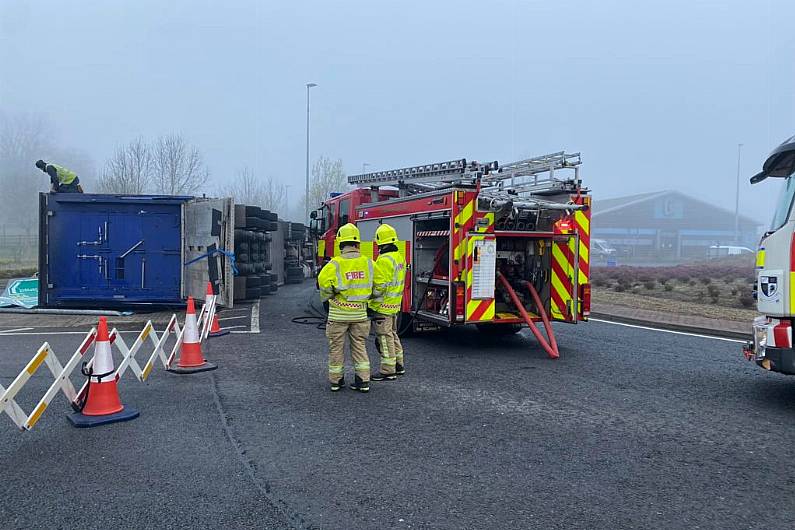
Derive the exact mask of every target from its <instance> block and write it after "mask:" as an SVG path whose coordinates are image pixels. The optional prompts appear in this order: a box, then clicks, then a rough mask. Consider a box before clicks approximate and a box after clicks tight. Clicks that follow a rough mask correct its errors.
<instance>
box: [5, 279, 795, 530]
mask: <svg viewBox="0 0 795 530" xmlns="http://www.w3.org/2000/svg"><path fill="white" fill-rule="evenodd" d="M310 291H311V286H310V285H308V284H307V285H304V286H288V287H287V288H284V289H280V291H279V293H278V295H277V296H276V297H272V298H266V299H263V305H262V310H261V326H262V333H261V334H259V335H232V336H227V337H223V338H220V339H216V340H214V341H211V346H210V347H211V350H210V352H209V353H207V356H208V357H209V358H211V360H213V361H216V362H217V363H218V364H219V365H220V369H219V370H217V371H215V372H211V373H206V374H202V375H198V376H193V377H191V378H185V377H177V376H173V375H171V374H166V373H163V372H162V371H156V372H155V373H154V374H153V375H152V377H151V379H150V380H151V383H149V384H148V385H142V384H140V383H138V382H137V381H135V380H134V379H132V378H129V379H128V378H125V381H124V384H123V386H122V397H123V399H124V401H125V402H129V403H131V404H135V405H136V406H138V407H139V408H140V409H141V417H140V418H139V419H137V420H135V421H133V422H130V423H126V424H119V425H115V426H112V427H104V428H100V429H93V430H87V431H86V430H77V429H72V428H71V427H69V426H68V424H67V422H66V421H65V420H64V418H63V415H64V414H65V413H66V410H67V409H66V405H65V403H64V401H63V399H57V400H56V401H54V402H53V404H52V405H51V407H50V409H48V410H47V412H46V413H45V414H44V416H43V418H42V420H41V421H40V422H39V424H38V425H37V426H36V428H35V429H34V430H33V431H31V432H28V433H18V432H16V430H15V429H14V427H13V425H12V424H11V422H10V420H8V419H7V418H5V417H4V418H3V422H4V424H3V425H0V463H2V466H3V470H4V472H3V473H2V484H3V490H4V491H3V492H2V495H3V502H2V503H0V525H2V527H3V528H17V527H19V528H21V527H31V526H47V527H50V528H52V527H63V528H75V527H81V528H87V527H103V528H107V527H108V526H109V524H112V523H113V522H114V521H115V522H116V524H117V525H120V527H144V526H147V527H160V526H163V527H172V528H176V527H192V528H219V527H237V528H240V527H259V528H287V527H299V528H329V529H331V528H350V527H359V528H529V527H537V528H678V527H690V528H784V527H787V526H788V525H789V524H790V522H791V521H792V519H793V517H795V472H793V470H792V468H791V464H790V463H791V462H793V461H795V443H793V442H795V421H794V420H795V378H788V377H784V376H779V375H776V374H769V373H765V372H763V371H761V370H759V369H758V368H756V367H755V366H754V365H752V364H750V363H746V362H745V361H744V360H742V356H741V355H740V353H739V344H736V343H732V342H724V341H718V340H713V339H704V338H695V337H689V336H682V335H673V334H667V333H660V332H654V331H646V330H640V329H635V328H629V327H623V326H616V325H611V324H604V323H598V322H591V323H588V324H581V325H577V326H558V327H557V328H556V330H557V336H558V342H559V344H560V346H561V358H560V359H559V360H557V361H550V360H548V359H547V358H546V357H545V355H544V354H543V352H542V351H541V349H540V348H539V347H537V346H536V345H535V343H534V342H533V341H532V340H531V339H530V338H528V337H526V336H524V332H523V335H520V336H514V337H509V338H504V339H494V338H491V337H484V336H482V335H480V334H479V333H478V332H477V331H476V330H456V333H454V334H450V333H435V334H430V335H423V336H416V337H411V338H408V339H406V340H405V341H404V345H405V347H406V350H407V370H408V373H407V375H406V376H405V377H404V378H402V379H401V380H399V381H398V382H382V383H372V388H373V390H372V391H371V392H370V394H367V395H362V394H355V393H353V392H351V391H349V390H346V391H343V392H341V393H338V394H331V393H329V392H328V389H327V385H326V383H325V364H326V352H325V342H324V341H325V339H324V336H323V332H322V331H321V330H318V329H316V328H315V327H313V326H305V325H304V326H302V325H298V324H292V323H290V317H293V316H296V315H299V314H301V313H302V312H303V308H304V306H305V301H306V299H307V297H308V296H309V293H310ZM0 328H2V325H0ZM40 342H41V338H40V337H2V336H0V382H2V383H3V384H4V385H7V384H8V383H9V382H10V380H11V378H12V377H13V376H14V375H15V374H16V373H17V372H18V371H19V369H20V368H21V367H22V366H24V363H25V361H26V359H27V358H28V357H29V356H30V355H32V352H33V350H35V347H36V346H38V344H39V343H40ZM78 342H79V337H74V336H64V337H57V338H53V340H52V343H53V345H54V346H55V347H56V349H57V348H59V347H60V346H59V344H62V345H63V348H66V347H68V346H69V347H74V345H76V344H77V343H78ZM70 345H71V346H70ZM370 345H371V346H372V343H371V344H370ZM370 351H371V357H372V359H373V361H375V355H374V353H375V350H374V348H372V347H371V348H370ZM59 353H60V351H59ZM158 370H159V369H158ZM349 372H350V370H349ZM42 373H43V374H44V373H46V372H42ZM348 377H349V378H350V377H351V375H349V376H348ZM45 384H46V382H45V379H44V377H43V376H41V377H39V376H37V377H35V378H34V379H32V380H31V382H30V383H29V386H30V387H31V388H26V392H28V391H29V394H30V396H29V401H32V400H33V399H34V398H37V397H39V396H40V395H41V392H43V388H44V386H45ZM27 408H28V409H29V408H30V405H28V406H27Z"/></svg>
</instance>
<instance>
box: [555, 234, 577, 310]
mask: <svg viewBox="0 0 795 530" xmlns="http://www.w3.org/2000/svg"><path fill="white" fill-rule="evenodd" d="M573 247H574V238H573V237H570V238H569V240H568V241H555V242H553V243H552V289H551V290H550V292H551V295H552V296H551V308H552V318H554V319H557V320H570V319H571V317H570V315H569V304H570V302H571V292H572V285H571V276H572V272H573V270H574V252H573Z"/></svg>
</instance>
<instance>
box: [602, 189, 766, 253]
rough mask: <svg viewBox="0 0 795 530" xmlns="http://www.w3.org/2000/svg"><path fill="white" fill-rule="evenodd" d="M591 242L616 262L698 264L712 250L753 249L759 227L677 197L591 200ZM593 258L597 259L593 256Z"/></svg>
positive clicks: (659, 194) (673, 194)
mask: <svg viewBox="0 0 795 530" xmlns="http://www.w3.org/2000/svg"><path fill="white" fill-rule="evenodd" d="M592 227H593V229H592V238H593V239H602V240H604V241H606V242H607V246H608V247H612V248H614V249H615V250H616V253H615V255H616V257H618V258H625V259H626V258H638V259H646V258H649V259H659V260H677V259H698V258H706V257H707V256H708V251H709V247H711V246H713V245H732V246H742V247H748V248H750V249H755V248H756V244H757V243H758V241H759V236H760V234H761V232H762V224H761V223H760V222H759V221H757V220H755V219H751V218H749V217H746V216H743V215H741V216H740V217H739V229H738V230H736V231H735V215H734V212H733V211H729V210H725V209H723V208H720V207H718V206H715V205H714V204H710V203H709V202H706V201H704V200H701V199H697V198H695V197H692V196H689V195H686V194H684V193H681V192H679V191H671V190H668V191H659V192H653V193H643V194H639V195H629V196H626V197H618V198H614V199H603V200H597V199H595V200H594V203H593V214H592ZM595 257H596V256H595Z"/></svg>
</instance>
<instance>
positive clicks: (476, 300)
mask: <svg viewBox="0 0 795 530" xmlns="http://www.w3.org/2000/svg"><path fill="white" fill-rule="evenodd" d="M466 248H467V259H466V268H467V270H466V300H467V305H466V322H488V321H490V320H494V310H495V301H494V288H495V283H496V280H497V239H496V237H495V236H494V235H493V234H484V235H470V236H469V237H468V238H467V247H466Z"/></svg>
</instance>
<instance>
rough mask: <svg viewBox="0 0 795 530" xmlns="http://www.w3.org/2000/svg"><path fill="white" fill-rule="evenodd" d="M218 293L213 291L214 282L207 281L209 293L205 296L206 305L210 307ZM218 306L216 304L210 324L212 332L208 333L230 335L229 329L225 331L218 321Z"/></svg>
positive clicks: (220, 335) (217, 335)
mask: <svg viewBox="0 0 795 530" xmlns="http://www.w3.org/2000/svg"><path fill="white" fill-rule="evenodd" d="M216 299H217V298H216V295H215V293H214V292H213V282H207V294H206V295H205V297H204V307H210V304H212V303H213V301H215V300H216ZM217 310H218V306H217V305H216V306H215V309H214V310H213V321H212V323H211V324H210V333H209V334H208V335H209V336H210V337H223V336H224V335H228V334H229V332H228V331H223V330H222V329H221V324H220V323H219V322H218V313H216V311H217Z"/></svg>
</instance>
